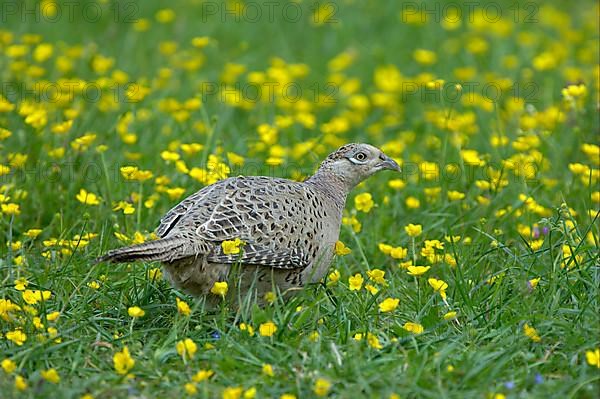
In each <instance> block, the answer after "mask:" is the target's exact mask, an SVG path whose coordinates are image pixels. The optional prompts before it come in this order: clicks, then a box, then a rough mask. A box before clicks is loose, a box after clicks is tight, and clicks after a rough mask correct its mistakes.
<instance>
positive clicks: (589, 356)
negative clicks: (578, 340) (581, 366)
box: [585, 348, 600, 369]
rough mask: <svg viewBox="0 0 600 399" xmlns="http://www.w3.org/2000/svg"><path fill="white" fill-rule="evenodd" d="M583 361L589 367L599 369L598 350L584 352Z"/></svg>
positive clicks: (599, 349)
mask: <svg viewBox="0 0 600 399" xmlns="http://www.w3.org/2000/svg"><path fill="white" fill-rule="evenodd" d="M585 359H586V360H587V362H588V364H589V365H590V366H596V367H598V368H599V369H600V348H596V350H593V351H586V352H585Z"/></svg>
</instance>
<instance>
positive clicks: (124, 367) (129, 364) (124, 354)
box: [113, 346, 135, 375]
mask: <svg viewBox="0 0 600 399" xmlns="http://www.w3.org/2000/svg"><path fill="white" fill-rule="evenodd" d="M113 365H114V368H115V371H116V372H117V374H121V375H125V374H127V373H128V372H129V370H131V369H132V368H133V366H134V365H135V360H134V359H133V358H132V357H131V355H130V354H129V349H128V348H127V346H125V347H123V350H122V351H121V352H117V353H115V355H114V356H113Z"/></svg>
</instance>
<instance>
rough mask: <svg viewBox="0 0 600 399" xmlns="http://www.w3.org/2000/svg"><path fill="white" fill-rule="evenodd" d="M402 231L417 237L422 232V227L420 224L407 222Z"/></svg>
mask: <svg viewBox="0 0 600 399" xmlns="http://www.w3.org/2000/svg"><path fill="white" fill-rule="evenodd" d="M404 231H406V234H408V235H409V236H410V237H418V236H420V235H421V233H422V232H423V227H422V226H421V225H420V224H412V223H409V224H408V225H407V226H404Z"/></svg>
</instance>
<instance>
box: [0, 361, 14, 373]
mask: <svg viewBox="0 0 600 399" xmlns="http://www.w3.org/2000/svg"><path fill="white" fill-rule="evenodd" d="M0 365H1V366H2V370H4V372H5V373H7V374H12V373H13V372H14V371H15V370H16V369H17V364H16V363H15V362H14V361H13V360H11V359H4V360H3V361H2V363H0Z"/></svg>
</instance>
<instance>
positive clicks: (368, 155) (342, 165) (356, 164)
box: [320, 143, 400, 188]
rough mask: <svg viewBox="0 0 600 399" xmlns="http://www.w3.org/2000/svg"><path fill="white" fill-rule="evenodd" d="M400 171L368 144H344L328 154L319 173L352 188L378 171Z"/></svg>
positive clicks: (381, 152) (389, 159) (388, 158)
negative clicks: (330, 176) (332, 176)
mask: <svg viewBox="0 0 600 399" xmlns="http://www.w3.org/2000/svg"><path fill="white" fill-rule="evenodd" d="M385 169H389V170H395V171H398V172H399V171H400V166H399V165H398V163H397V162H396V161H394V160H393V159H392V158H390V157H388V156H387V155H385V154H384V153H383V151H381V150H380V149H379V148H377V147H373V146H372V145H369V144H363V143H352V144H346V145H343V146H342V147H340V148H339V149H337V150H336V151H335V152H333V153H331V154H329V156H328V157H327V158H325V160H324V161H323V163H322V164H321V167H320V171H322V172H327V173H331V174H333V175H334V176H335V177H337V178H339V179H340V180H342V181H343V182H344V184H345V185H346V186H347V187H349V188H352V187H354V186H356V185H357V184H358V183H360V182H361V181H363V180H365V179H366V178H368V177H369V176H371V175H373V174H374V173H376V172H379V171H380V170H385Z"/></svg>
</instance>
